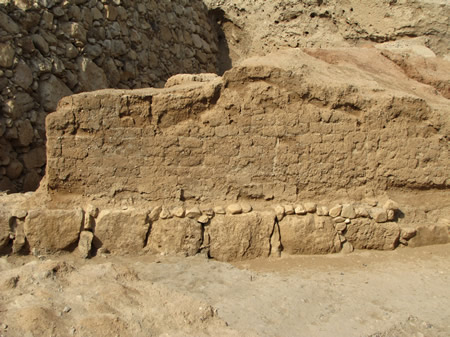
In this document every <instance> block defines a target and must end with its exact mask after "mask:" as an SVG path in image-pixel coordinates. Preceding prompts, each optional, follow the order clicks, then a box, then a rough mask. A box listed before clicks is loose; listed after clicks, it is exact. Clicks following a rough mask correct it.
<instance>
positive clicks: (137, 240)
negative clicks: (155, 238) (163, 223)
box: [93, 209, 150, 254]
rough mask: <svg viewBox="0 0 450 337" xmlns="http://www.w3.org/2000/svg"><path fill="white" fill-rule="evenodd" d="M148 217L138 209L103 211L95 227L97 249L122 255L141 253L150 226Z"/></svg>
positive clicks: (145, 212)
mask: <svg viewBox="0 0 450 337" xmlns="http://www.w3.org/2000/svg"><path fill="white" fill-rule="evenodd" d="M147 215H148V212H147V211H142V210H136V209H127V210H110V209H108V210H103V211H101V212H100V214H99V215H98V218H97V221H96V226H95V238H94V242H93V243H94V246H95V248H97V249H98V248H103V249H104V250H107V251H109V252H111V253H120V254H132V253H137V252H139V251H140V250H142V248H144V245H145V239H146V236H147V232H148V229H149V226H150V224H149V220H148V216H147Z"/></svg>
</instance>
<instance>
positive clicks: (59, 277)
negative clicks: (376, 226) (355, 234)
mask: <svg viewBox="0 0 450 337" xmlns="http://www.w3.org/2000/svg"><path fill="white" fill-rule="evenodd" d="M449 254H450V244H447V245H436V246H428V247H422V248H414V249H410V248H402V249H397V250H395V251H390V252H378V251H357V252H355V253H353V254H351V255H344V254H334V255H326V256H295V257H294V256H285V257H282V258H271V259H259V260H251V261H246V262H239V263H235V264H234V265H231V264H227V263H221V262H217V261H214V260H208V259H206V258H204V257H203V256H196V257H191V258H185V257H174V256H171V257H169V256H156V257H155V256H140V257H137V258H136V257H117V256H108V255H103V256H98V257H95V258H93V259H91V260H81V259H78V258H76V257H75V256H74V255H61V256H51V257H46V256H40V257H33V256H27V257H3V258H1V259H0V271H1V273H0V329H1V330H0V336H5V337H14V336H25V337H28V336H72V335H73V336H392V337H394V336H395V337H398V336H405V337H406V336H408V337H410V336H442V337H443V336H448V335H449V333H450V291H449V286H448V284H449V281H450V261H449V259H448V256H449Z"/></svg>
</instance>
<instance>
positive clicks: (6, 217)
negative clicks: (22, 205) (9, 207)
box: [0, 209, 11, 253]
mask: <svg viewBox="0 0 450 337" xmlns="http://www.w3.org/2000/svg"><path fill="white" fill-rule="evenodd" d="M10 219H11V214H10V213H9V212H6V211H5V210H1V209H0V253H1V252H2V251H3V250H4V249H5V248H6V247H7V245H8V243H9V233H10V231H11V228H10Z"/></svg>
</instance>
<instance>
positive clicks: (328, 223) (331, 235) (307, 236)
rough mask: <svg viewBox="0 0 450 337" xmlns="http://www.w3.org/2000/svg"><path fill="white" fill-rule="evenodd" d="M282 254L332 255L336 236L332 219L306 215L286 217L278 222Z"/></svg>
mask: <svg viewBox="0 0 450 337" xmlns="http://www.w3.org/2000/svg"><path fill="white" fill-rule="evenodd" d="M280 235H281V243H282V245H283V252H286V253H289V254H326V253H334V252H336V251H337V250H338V249H339V248H340V247H335V239H336V236H337V233H336V230H335V229H334V226H333V222H332V219H331V218H329V217H323V216H317V215H315V214H307V215H305V216H288V217H285V218H284V219H283V220H282V221H281V222H280Z"/></svg>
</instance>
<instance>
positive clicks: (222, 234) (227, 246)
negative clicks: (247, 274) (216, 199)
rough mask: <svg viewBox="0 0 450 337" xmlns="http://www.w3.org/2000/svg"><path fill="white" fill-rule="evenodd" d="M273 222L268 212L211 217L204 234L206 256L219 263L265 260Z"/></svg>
mask: <svg viewBox="0 0 450 337" xmlns="http://www.w3.org/2000/svg"><path fill="white" fill-rule="evenodd" d="M274 222H275V214H273V213H272V212H265V213H256V212H253V213H248V214H239V215H224V216H218V217H215V218H214V219H213V220H212V221H211V224H210V225H209V228H208V230H207V235H208V236H209V241H210V247H209V255H210V256H211V257H213V258H215V259H217V260H219V261H234V260H244V259H251V258H256V257H268V256H269V255H270V248H271V247H270V237H271V235H272V233H273V231H274Z"/></svg>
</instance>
